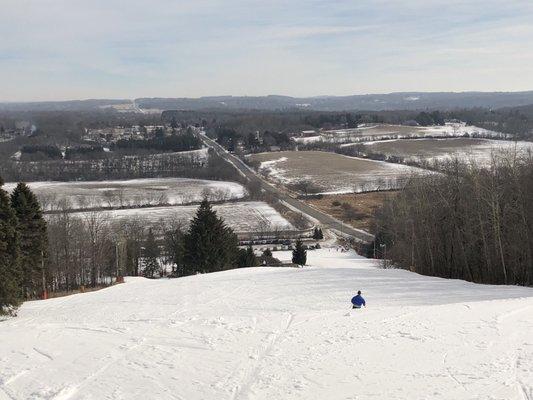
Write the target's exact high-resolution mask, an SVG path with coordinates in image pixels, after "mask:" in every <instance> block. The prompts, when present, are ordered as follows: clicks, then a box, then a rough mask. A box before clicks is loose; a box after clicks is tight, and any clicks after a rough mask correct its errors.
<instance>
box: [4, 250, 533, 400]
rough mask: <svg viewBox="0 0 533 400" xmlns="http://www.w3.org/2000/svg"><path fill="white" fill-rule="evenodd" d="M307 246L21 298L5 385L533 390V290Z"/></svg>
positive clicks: (140, 389) (531, 394) (408, 392)
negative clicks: (363, 303) (391, 266)
mask: <svg viewBox="0 0 533 400" xmlns="http://www.w3.org/2000/svg"><path fill="white" fill-rule="evenodd" d="M284 257H288V254H284ZM308 259H309V261H310V263H311V264H313V265H314V267H311V268H304V269H281V268H280V269H276V268H255V269H243V270H234V271H227V272H222V273H215V274H208V275H202V276H194V277H188V278H183V279H175V280H153V281H150V280H145V279H142V278H136V279H131V278H130V279H128V280H127V283H126V284H123V285H119V286H115V287H112V288H108V289H105V290H101V291H99V292H93V293H86V294H81V295H76V296H71V297H65V298H59V299H52V300H48V301H40V302H30V303H26V304H24V306H23V307H22V309H21V310H20V314H19V317H18V318H15V319H11V320H8V321H4V322H1V323H0V339H1V340H0V399H1V400H4V399H56V400H65V399H186V400H191V399H306V400H308V399H317V400H318V399H506V400H509V399H517V400H518V399H531V398H533V289H531V288H519V287H495V286H494V287H491V286H483V285H475V284H470V283H466V282H463V281H451V280H444V279H437V278H428V277H423V276H419V275H416V274H413V273H410V272H407V271H399V270H382V269H378V268H375V267H374V265H375V264H374V262H373V261H369V260H366V259H363V258H359V257H357V256H356V255H354V254H351V253H350V254H348V253H337V252H336V251H335V250H328V249H324V250H319V251H316V252H309V254H308ZM359 288H361V289H362V290H363V291H364V295H365V297H366V299H367V302H368V308H366V309H365V310H358V311H351V310H350V309H349V305H348V304H349V299H350V297H351V296H352V295H353V293H354V291H356V290H357V289H359Z"/></svg>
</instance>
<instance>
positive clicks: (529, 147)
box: [365, 138, 533, 164]
mask: <svg viewBox="0 0 533 400" xmlns="http://www.w3.org/2000/svg"><path fill="white" fill-rule="evenodd" d="M365 147H366V148H368V151H370V152H372V153H379V154H384V155H387V156H399V157H403V158H404V159H406V160H409V161H421V160H426V161H430V162H432V161H445V160H449V159H453V158H458V159H460V160H464V161H472V162H474V163H476V164H488V163H489V162H490V160H491V158H492V157H493V156H499V155H505V154H509V153H511V154H513V153H515V150H516V154H518V155H527V154H528V153H529V152H532V151H533V142H524V141H518V142H512V141H508V140H490V139H469V138H453V139H409V140H386V141H379V142H368V143H365Z"/></svg>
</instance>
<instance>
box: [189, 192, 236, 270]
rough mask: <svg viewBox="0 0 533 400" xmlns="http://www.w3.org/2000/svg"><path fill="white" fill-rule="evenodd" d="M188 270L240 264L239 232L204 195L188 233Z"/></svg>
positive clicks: (217, 268)
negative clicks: (213, 207) (218, 214)
mask: <svg viewBox="0 0 533 400" xmlns="http://www.w3.org/2000/svg"><path fill="white" fill-rule="evenodd" d="M183 243H184V247H185V248H184V250H185V251H184V260H183V262H184V273H185V274H186V275H188V274H194V273H196V272H213V271H222V270H225V269H230V268H232V267H235V266H236V264H237V263H236V262H237V254H238V247H237V245H238V240H237V235H235V233H234V232H233V230H232V229H230V228H228V227H227V226H226V225H225V224H224V221H223V220H222V219H221V218H219V217H218V216H217V214H216V212H215V211H213V209H212V208H211V204H210V203H209V201H208V200H207V199H204V201H202V203H201V204H200V206H199V207H198V211H197V212H196V216H195V217H194V218H193V220H192V221H191V224H190V226H189V231H188V232H187V233H186V234H185V237H184V241H183Z"/></svg>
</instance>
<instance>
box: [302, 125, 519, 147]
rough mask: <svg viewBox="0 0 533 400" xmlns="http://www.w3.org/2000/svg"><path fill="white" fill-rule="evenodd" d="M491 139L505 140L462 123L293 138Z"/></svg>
mask: <svg viewBox="0 0 533 400" xmlns="http://www.w3.org/2000/svg"><path fill="white" fill-rule="evenodd" d="M462 136H470V137H492V138H506V137H508V136H510V135H506V134H503V133H500V132H495V131H490V130H487V129H484V128H480V127H477V126H473V125H467V124H466V123H464V122H455V123H446V124H445V125H442V126H440V125H437V126H427V127H424V126H405V125H388V124H377V125H366V126H361V127H359V128H353V129H334V130H328V131H322V132H320V135H313V136H308V137H294V138H293V140H294V141H295V142H296V143H300V144H310V143H316V142H326V143H345V144H347V143H360V142H367V141H376V140H388V139H405V138H423V137H462Z"/></svg>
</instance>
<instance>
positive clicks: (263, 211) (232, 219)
mask: <svg viewBox="0 0 533 400" xmlns="http://www.w3.org/2000/svg"><path fill="white" fill-rule="evenodd" d="M197 209H198V205H190V206H170V207H148V208H129V209H120V210H105V211H99V212H100V213H102V215H103V217H104V218H105V219H106V220H108V221H120V220H125V219H132V218H135V219H140V220H141V221H143V222H144V223H146V224H148V225H155V224H158V223H159V222H160V221H162V220H163V221H164V220H169V219H178V220H182V221H183V222H184V224H187V223H188V222H189V221H190V220H191V219H192V218H193V217H194V215H195V214H196V210H197ZM213 209H214V210H215V211H216V212H217V214H218V215H219V216H220V217H222V218H223V219H224V220H225V222H226V223H227V224H228V226H229V227H231V228H232V229H233V230H234V231H236V232H254V231H258V232H259V231H273V230H276V229H277V230H293V229H294V227H293V226H292V225H291V224H290V223H289V222H288V221H287V220H286V219H285V218H283V216H282V215H281V214H280V213H279V212H277V211H276V210H275V209H274V208H273V207H271V206H270V205H268V204H267V203H264V202H261V201H243V202H235V203H223V204H215V205H214V206H213ZM88 214H90V213H88V212H75V213H72V214H71V215H72V216H75V217H79V218H82V219H83V218H85V217H86V216H87V215H88Z"/></svg>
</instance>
